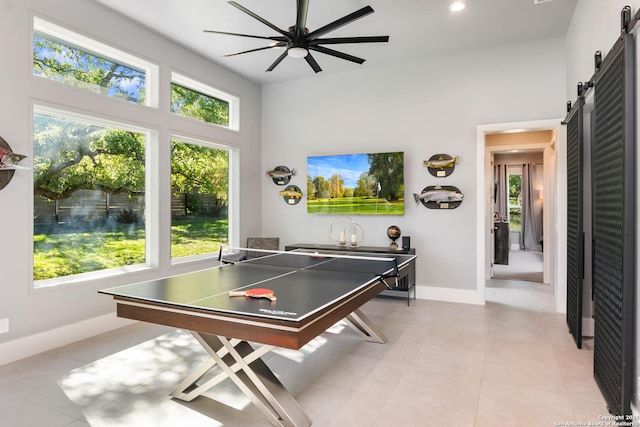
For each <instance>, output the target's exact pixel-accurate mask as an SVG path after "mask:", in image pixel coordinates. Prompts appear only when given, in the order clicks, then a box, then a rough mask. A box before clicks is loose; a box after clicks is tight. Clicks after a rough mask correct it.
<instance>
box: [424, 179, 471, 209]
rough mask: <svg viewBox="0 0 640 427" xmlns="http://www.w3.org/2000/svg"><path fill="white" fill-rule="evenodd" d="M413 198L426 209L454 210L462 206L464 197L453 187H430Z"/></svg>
mask: <svg viewBox="0 0 640 427" xmlns="http://www.w3.org/2000/svg"><path fill="white" fill-rule="evenodd" d="M413 197H414V198H415V199H416V202H417V201H420V202H421V203H422V205H423V206H424V207H425V208H428V209H455V208H457V207H458V206H460V205H461V204H462V200H463V198H464V195H463V194H462V192H461V191H460V189H459V188H458V187H455V186H453V185H430V186H428V187H425V188H424V189H423V190H422V192H421V193H420V194H414V195H413Z"/></svg>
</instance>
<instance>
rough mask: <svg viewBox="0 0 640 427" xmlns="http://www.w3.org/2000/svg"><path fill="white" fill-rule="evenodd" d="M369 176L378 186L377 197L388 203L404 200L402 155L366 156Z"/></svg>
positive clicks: (399, 153)
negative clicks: (373, 178)
mask: <svg viewBox="0 0 640 427" xmlns="http://www.w3.org/2000/svg"><path fill="white" fill-rule="evenodd" d="M367 157H368V159H369V175H371V176H373V177H375V180H376V181H377V182H378V183H379V184H380V185H379V192H378V196H379V197H383V198H385V199H386V200H388V201H396V200H400V199H404V184H403V182H404V153H402V152H397V153H376V154H368V155H367Z"/></svg>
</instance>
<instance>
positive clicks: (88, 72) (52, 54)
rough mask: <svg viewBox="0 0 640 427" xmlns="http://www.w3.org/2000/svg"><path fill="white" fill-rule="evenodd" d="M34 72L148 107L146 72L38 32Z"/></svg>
mask: <svg viewBox="0 0 640 427" xmlns="http://www.w3.org/2000/svg"><path fill="white" fill-rule="evenodd" d="M33 73H34V74H35V75H38V76H42V77H46V78H48V79H50V80H55V81H60V82H63V83H67V84H70V85H73V86H80V87H83V88H86V89H90V90H92V91H94V92H98V93H103V94H107V95H109V96H114V97H118V98H124V99H126V100H128V101H131V102H135V103H139V104H144V99H145V84H146V83H145V74H144V73H143V72H142V71H140V70H136V69H134V68H131V67H127V66H125V65H122V64H118V63H117V62H114V61H111V60H108V59H105V58H101V57H100V56H98V55H96V54H93V53H89V52H85V51H83V50H80V49H78V48H75V47H73V46H68V45H67V44H65V43H63V42H60V41H58V40H55V39H54V38H52V37H49V36H47V37H45V36H42V35H40V34H37V33H36V34H34V36H33Z"/></svg>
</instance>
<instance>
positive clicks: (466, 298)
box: [416, 286, 485, 305]
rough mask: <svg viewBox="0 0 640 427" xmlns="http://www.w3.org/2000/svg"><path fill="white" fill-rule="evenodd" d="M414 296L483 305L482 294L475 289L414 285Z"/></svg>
mask: <svg viewBox="0 0 640 427" xmlns="http://www.w3.org/2000/svg"><path fill="white" fill-rule="evenodd" d="M416 298H420V299H430V300H436V301H447V302H457V303H462V304H476V305H484V304H485V301H484V295H482V294H481V293H480V292H478V290H477V289H473V290H470V289H453V288H440V287H434V286H416Z"/></svg>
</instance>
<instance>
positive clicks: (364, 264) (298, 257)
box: [218, 248, 399, 278]
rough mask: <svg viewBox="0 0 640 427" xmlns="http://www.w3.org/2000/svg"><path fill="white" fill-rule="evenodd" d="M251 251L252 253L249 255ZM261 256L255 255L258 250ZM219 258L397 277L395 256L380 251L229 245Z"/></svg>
mask: <svg viewBox="0 0 640 427" xmlns="http://www.w3.org/2000/svg"><path fill="white" fill-rule="evenodd" d="M248 252H251V253H252V257H251V258H250V257H248V256H247V254H248ZM256 253H259V254H260V256H258V257H256V256H255V254H256ZM218 260H219V261H220V262H221V263H222V264H236V263H242V264H244V265H251V264H253V265H261V266H273V267H282V268H290V269H291V268H293V269H313V270H326V271H334V272H335V271H345V272H350V273H367V274H371V275H372V276H378V277H382V278H387V277H398V275H399V273H398V262H397V260H396V258H394V257H389V256H385V255H383V254H380V255H379V256H376V254H367V256H359V255H353V254H349V255H344V254H334V253H317V252H313V251H305V250H295V251H285V252H282V251H270V250H259V251H257V250H256V249H248V248H226V250H221V251H220V254H219V257H218Z"/></svg>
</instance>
